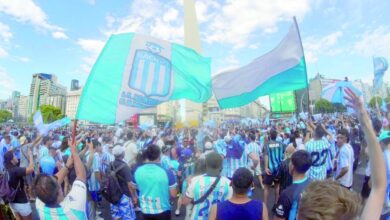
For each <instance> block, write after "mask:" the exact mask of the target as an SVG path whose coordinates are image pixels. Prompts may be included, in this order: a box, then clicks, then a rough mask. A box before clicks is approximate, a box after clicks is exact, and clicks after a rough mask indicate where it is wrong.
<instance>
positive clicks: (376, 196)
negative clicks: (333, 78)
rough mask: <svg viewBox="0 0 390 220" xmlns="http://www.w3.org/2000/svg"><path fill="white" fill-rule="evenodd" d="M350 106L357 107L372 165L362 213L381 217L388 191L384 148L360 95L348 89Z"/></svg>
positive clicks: (365, 216)
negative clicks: (369, 188)
mask: <svg viewBox="0 0 390 220" xmlns="http://www.w3.org/2000/svg"><path fill="white" fill-rule="evenodd" d="M346 92H347V97H346V99H347V100H348V102H349V103H348V106H349V107H352V108H354V109H356V111H357V116H358V119H359V122H360V124H361V127H362V130H363V132H364V134H365V137H366V140H367V148H368V155H369V158H370V160H369V163H370V167H371V171H372V172H371V183H372V189H371V193H370V196H369V197H368V199H367V202H366V205H365V206H364V209H363V212H362V214H361V218H360V219H362V220H371V219H379V218H380V215H381V211H382V206H383V202H384V196H383V195H385V192H386V183H387V180H386V167H385V161H384V158H383V153H382V150H381V148H380V146H379V143H378V140H377V139H376V136H375V132H374V129H373V127H372V124H371V121H370V118H369V116H368V113H367V111H366V110H365V109H364V107H363V103H362V102H361V100H360V99H359V97H358V96H357V95H356V94H354V93H353V92H352V91H351V90H349V89H347V90H346Z"/></svg>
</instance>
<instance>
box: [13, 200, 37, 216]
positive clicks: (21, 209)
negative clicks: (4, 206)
mask: <svg viewBox="0 0 390 220" xmlns="http://www.w3.org/2000/svg"><path fill="white" fill-rule="evenodd" d="M9 206H10V207H11V209H12V212H14V213H18V214H19V215H21V216H23V217H26V216H28V215H30V214H31V213H32V210H31V205H30V203H29V202H27V203H10V204H9Z"/></svg>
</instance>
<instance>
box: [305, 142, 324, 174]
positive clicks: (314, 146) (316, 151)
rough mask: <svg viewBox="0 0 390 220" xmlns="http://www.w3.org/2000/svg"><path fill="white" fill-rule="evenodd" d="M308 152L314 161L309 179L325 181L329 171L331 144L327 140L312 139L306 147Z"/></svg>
mask: <svg viewBox="0 0 390 220" xmlns="http://www.w3.org/2000/svg"><path fill="white" fill-rule="evenodd" d="M305 147H306V151H307V152H309V154H310V155H311V159H312V165H311V167H310V169H309V179H312V180H325V179H326V170H327V163H326V162H327V158H328V154H329V147H330V144H329V142H328V141H327V140H324V139H320V140H314V139H311V140H310V141H309V142H307V143H306V145H305Z"/></svg>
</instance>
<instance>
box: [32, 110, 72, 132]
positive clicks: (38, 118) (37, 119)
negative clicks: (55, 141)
mask: <svg viewBox="0 0 390 220" xmlns="http://www.w3.org/2000/svg"><path fill="white" fill-rule="evenodd" d="M33 121H34V125H35V128H36V129H37V130H38V132H39V134H40V135H43V136H46V135H48V133H49V131H52V130H56V129H58V128H60V127H62V126H65V125H67V124H69V123H70V119H69V118H68V117H65V118H62V119H59V120H57V121H54V122H52V123H50V124H44V123H43V118H42V114H41V111H39V110H38V111H37V112H36V113H35V114H34V116H33Z"/></svg>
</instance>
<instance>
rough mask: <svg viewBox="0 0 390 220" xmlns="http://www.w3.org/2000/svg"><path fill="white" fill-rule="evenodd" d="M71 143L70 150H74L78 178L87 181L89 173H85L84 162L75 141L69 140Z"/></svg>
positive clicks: (73, 155)
mask: <svg viewBox="0 0 390 220" xmlns="http://www.w3.org/2000/svg"><path fill="white" fill-rule="evenodd" d="M69 145H70V151H71V152H72V157H73V163H74V168H75V171H76V177H77V179H78V180H80V181H82V182H84V183H85V182H86V181H87V175H86V173H85V169H84V165H83V162H81V159H80V157H79V155H78V154H77V153H78V152H77V148H76V144H75V143H74V142H73V141H69Z"/></svg>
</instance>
